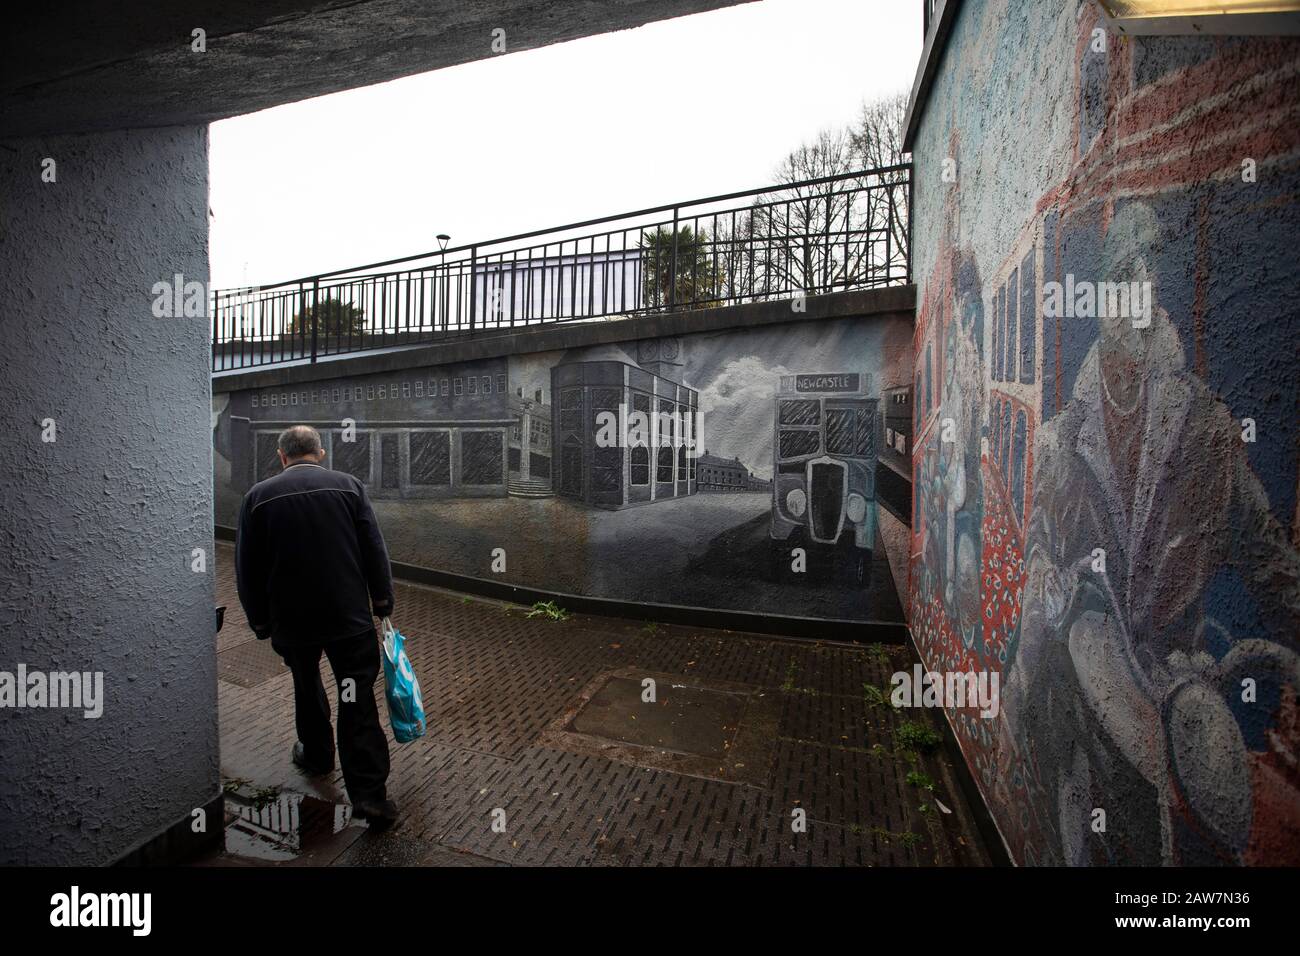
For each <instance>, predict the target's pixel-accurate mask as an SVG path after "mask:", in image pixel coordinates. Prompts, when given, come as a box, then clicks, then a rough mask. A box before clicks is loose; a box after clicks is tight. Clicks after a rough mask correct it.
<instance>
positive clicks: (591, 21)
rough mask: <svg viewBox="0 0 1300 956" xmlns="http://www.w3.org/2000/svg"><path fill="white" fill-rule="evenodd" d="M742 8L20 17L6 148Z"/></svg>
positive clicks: (544, 6)
mask: <svg viewBox="0 0 1300 956" xmlns="http://www.w3.org/2000/svg"><path fill="white" fill-rule="evenodd" d="M745 2H750V0H552V2H544V0H332V2H327V0H317V2H308V0H169V2H165V3H160V2H157V0H123V2H116V3H113V2H104V0H69V2H58V0H55V2H47V3H33V4H24V5H23V7H22V8H21V9H19V10H16V11H13V12H11V13H10V14H9V15H8V16H7V18H6V19H7V21H8V22H6V24H5V27H4V29H3V30H0V34H2V35H3V39H2V40H0V139H10V138H13V137H17V136H27V135H38V134H49V133H67V132H81V131H88V130H106V129H120V128H127V127H136V126H173V125H183V124H193V123H208V122H211V121H213V120H218V119H224V118H225V117H228V116H236V115H238V114H240V113H251V112H253V111H255V110H261V109H266V108H268V107H271V106H279V105H281V104H283V103H291V102H294V101H296V100H303V99H307V98H309V97H313V96H322V95H324V94H326V93H335V92H338V91H339V90H345V89H352V88H355V87H360V86H369V85H370V84H373V83H382V82H384V81H387V80H393V79H397V78H398V77H402V76H409V75H412V74H415V73H424V72H427V71H429V70H436V69H439V68H441V67H445V66H453V65H455V64H457V63H466V62H468V61H470V60H478V59H483V58H486V57H488V56H493V55H497V54H494V53H493V52H492V49H491V44H492V39H493V31H494V30H497V29H501V30H504V31H505V40H506V45H507V50H508V52H516V51H519V50H527V49H532V48H535V47H541V46H546V45H548V44H551V43H560V42H563V41H565V40H574V39H577V38H579V37H584V36H591V35H593V34H598V33H608V32H610V31H613V30H624V29H628V28H631V27H637V26H641V25H642V24H645V23H650V22H652V21H655V20H666V19H670V18H673V17H678V16H683V15H685V14H690V13H700V12H703V11H706V10H715V9H718V8H721V7H729V6H734V5H736V4H739V3H745ZM196 28H201V29H202V30H203V31H204V33H205V34H206V44H207V51H206V52H203V53H197V52H194V51H193V50H192V49H191V42H192V31H193V30H195V29H196ZM664 62H665V64H666V65H667V64H671V63H672V51H670V50H666V51H664ZM591 79H592V82H595V83H602V82H609V81H611V80H614V79H618V78H614V77H592V78H591ZM579 92H580V91H575V93H579Z"/></svg>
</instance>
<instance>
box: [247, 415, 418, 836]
mask: <svg viewBox="0 0 1300 956" xmlns="http://www.w3.org/2000/svg"><path fill="white" fill-rule="evenodd" d="M279 453H280V464H281V465H282V466H283V469H284V470H283V471H281V473H280V474H278V475H276V476H274V477H272V478H268V479H266V480H265V481H260V482H258V483H257V484H256V485H254V486H253V487H252V488H250V489H249V491H248V494H246V495H245V496H244V504H243V507H242V508H241V510H240V514H239V529H238V533H237V535H236V541H235V575H236V580H237V584H238V587H239V600H240V603H241V604H243V606H244V613H245V614H247V615H248V623H249V626H250V627H251V628H252V629H253V633H254V634H256V635H257V637H258V638H259V639H262V640H264V639H266V638H270V640H271V646H272V647H273V648H275V650H276V652H277V653H278V654H280V656H281V657H283V658H284V660H285V663H286V664H288V665H289V669H290V670H291V671H292V672H293V694H294V707H295V711H296V714H297V728H298V743H297V744H295V745H294V748H293V755H292V759H293V762H294V763H295V764H297V765H298V766H299V767H301V768H302V769H303V770H304V771H306V772H307V773H309V774H312V775H317V774H327V773H332V772H333V770H334V734H333V731H332V728H331V727H330V706H329V700H328V699H327V698H326V696H325V687H324V686H323V685H322V683H321V678H320V657H321V653H322V652H324V654H325V656H326V657H328V658H329V662H330V667H331V668H332V669H333V671H334V680H335V682H336V683H337V685H338V689H339V719H338V754H339V759H340V761H341V762H342V765H343V783H344V785H345V786H346V787H347V791H348V798H349V799H350V800H351V801H352V810H353V813H354V814H355V815H356V816H357V817H358V818H361V819H365V820H368V821H369V822H370V826H371V827H372V828H375V829H385V828H387V827H389V826H391V825H392V824H393V823H394V822H395V821H396V820H397V816H398V811H397V807H396V805H395V804H394V803H393V802H392V801H391V800H389V799H388V797H387V791H386V782H387V780H388V740H387V738H385V736H384V729H383V727H382V726H381V725H380V722H379V709H378V707H376V705H375V696H374V683H375V679H376V678H377V677H378V676H379V665H380V661H379V642H378V639H377V637H376V636H375V624H374V621H373V620H372V618H371V611H372V609H373V611H374V615H375V616H377V617H384V616H387V615H390V614H392V612H393V577H392V570H391V568H390V567H389V563H388V549H387V548H386V547H385V546H384V539H383V536H382V535H381V534H380V532H379V524H378V522H377V521H376V519H375V512H374V509H373V508H371V506H370V500H369V499H368V498H367V497H366V491H365V486H364V485H362V484H361V482H360V481H358V480H357V479H356V478H353V477H352V476H351V475H348V474H344V473H343V472H338V471H330V470H328V469H326V468H323V467H322V466H321V464H320V463H321V462H322V461H323V460H324V458H325V449H324V448H322V447H321V440H320V434H319V433H318V432H317V431H316V429H314V428H310V427H308V426H306V425H295V426H293V427H292V428H287V429H285V430H284V432H282V433H281V435H280V441H279Z"/></svg>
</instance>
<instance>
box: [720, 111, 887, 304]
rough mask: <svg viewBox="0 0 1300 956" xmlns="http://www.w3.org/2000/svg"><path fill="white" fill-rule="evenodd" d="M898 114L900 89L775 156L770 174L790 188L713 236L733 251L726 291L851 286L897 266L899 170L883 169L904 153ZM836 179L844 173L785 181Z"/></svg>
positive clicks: (743, 293) (879, 278)
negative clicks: (847, 121) (780, 156)
mask: <svg viewBox="0 0 1300 956" xmlns="http://www.w3.org/2000/svg"><path fill="white" fill-rule="evenodd" d="M906 112H907V97H906V95H905V94H903V93H898V94H895V95H892V96H888V97H885V98H883V99H881V100H877V101H872V102H864V103H863V104H862V108H861V112H860V113H859V116H858V119H857V121H856V122H855V123H854V124H852V125H850V126H848V127H845V128H844V129H841V130H824V131H822V132H821V133H819V134H818V135H817V137H816V138H815V139H813V140H812V141H811V142H808V143H804V144H803V145H801V146H799V147H798V148H797V149H795V150H793V151H792V152H791V153H790V154H789V155H787V156H786V157H785V159H783V160H782V161H781V163H780V164H779V165H778V166H777V169H776V171H775V175H776V178H777V180H778V181H779V182H783V183H790V184H792V185H791V186H790V187H789V188H788V189H786V190H782V191H781V192H779V193H776V194H770V195H768V196H766V197H764V201H763V202H761V203H756V204H755V205H753V206H752V207H750V209H749V210H748V212H747V214H745V215H744V216H742V217H741V219H740V220H739V221H738V222H733V223H730V224H726V225H727V228H722V229H720V230H719V231H718V232H717V233H715V235H716V237H717V239H718V240H719V242H722V243H723V244H724V245H726V246H727V247H729V249H730V250H731V251H730V252H729V253H728V258H727V262H726V268H725V269H724V273H725V276H726V284H727V286H728V290H729V292H730V294H731V296H732V297H734V298H742V297H755V298H758V297H764V296H766V295H772V294H788V293H789V292H791V291H793V290H802V291H804V292H809V293H812V292H830V291H833V290H834V289H836V288H841V289H848V288H855V287H860V286H864V285H869V284H872V283H875V282H883V281H885V280H887V279H889V278H893V277H895V276H896V275H897V274H898V273H899V272H900V271H901V269H902V268H904V267H905V263H906V261H907V187H906V181H907V170H893V171H888V172H882V171H881V170H885V169H888V168H889V167H892V166H897V165H899V164H900V163H902V162H903V161H904V160H905V158H906V157H905V154H904V153H903V150H902V141H903V119H904V116H905V115H906ZM854 173H856V174H858V175H848V174H854ZM835 176H847V178H843V179H839V180H836V181H834V182H828V183H814V184H812V185H793V184H796V183H806V181H807V180H817V179H824V178H827V177H835ZM886 267H892V268H890V269H887V268H886Z"/></svg>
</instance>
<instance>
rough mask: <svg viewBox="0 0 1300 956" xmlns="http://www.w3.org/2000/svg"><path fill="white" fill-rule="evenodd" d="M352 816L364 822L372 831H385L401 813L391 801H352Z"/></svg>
mask: <svg viewBox="0 0 1300 956" xmlns="http://www.w3.org/2000/svg"><path fill="white" fill-rule="evenodd" d="M352 815H353V816H354V817H356V818H357V819H358V820H366V821H369V823H370V829H372V830H387V829H388V828H389V827H391V826H392V825H393V824H394V823H396V822H397V821H398V819H399V818H400V817H401V815H402V814H401V811H399V810H398V809H397V804H395V803H393V801H392V800H354V801H352Z"/></svg>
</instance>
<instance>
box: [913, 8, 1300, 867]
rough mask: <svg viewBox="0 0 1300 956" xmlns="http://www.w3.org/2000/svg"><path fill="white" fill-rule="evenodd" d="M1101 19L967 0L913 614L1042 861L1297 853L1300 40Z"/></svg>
mask: <svg viewBox="0 0 1300 956" xmlns="http://www.w3.org/2000/svg"><path fill="white" fill-rule="evenodd" d="M1100 27H1101V25H1100V24H1099V23H1098V19H1097V7H1096V5H1095V4H1094V3H1092V2H1083V0H1070V2H1067V3H1063V4H1054V3H1032V2H1026V0H967V2H965V3H963V4H962V6H961V8H960V12H959V13H958V15H957V20H956V21H955V24H954V28H953V32H952V34H951V37H950V39H949V42H948V44H947V46H946V48H945V50H944V52H943V54H942V56H943V59H942V62H941V63H940V65H939V71H938V75H937V77H936V80H935V83H934V86H933V88H932V90H931V93H930V96H929V99H928V101H927V104H926V109H925V112H924V114H923V119H922V121H921V124H920V127H919V129H918V133H917V136H916V140H915V144H914V153H913V156H914V160H915V175H914V179H913V182H914V183H915V184H916V185H915V190H916V192H915V222H914V230H915V242H914V249H915V260H914V261H915V270H916V275H917V284H918V288H919V292H918V301H919V303H920V305H919V308H918V320H917V328H916V334H915V367H916V372H915V375H916V378H915V389H916V392H917V400H916V402H915V409H916V423H915V428H916V434H917V451H916V455H915V456H914V460H913V467H914V486H915V487H916V489H917V494H916V496H915V513H914V516H913V522H912V529H911V531H912V533H911V550H912V555H911V561H912V575H911V588H912V593H911V624H912V628H913V633H914V636H915V640H916V643H917V645H918V648H919V650H920V652H921V654H922V657H923V659H924V660H925V662H926V664H927V665H928V666H929V667H930V668H933V669H936V670H938V671H940V672H943V673H951V672H954V671H968V672H979V673H989V674H991V675H992V676H996V677H997V678H998V679H999V681H1000V707H999V708H997V713H996V715H992V714H990V715H988V716H983V715H981V712H980V709H979V708H971V707H965V706H962V703H963V701H960V700H959V699H956V698H953V699H950V700H948V701H947V702H946V703H947V705H948V708H949V716H950V718H951V720H952V723H953V726H954V729H955V731H956V733H957V736H958V739H959V741H960V744H961V746H962V748H963V750H964V752H965V755H966V759H967V761H968V763H969V765H970V766H971V768H972V770H973V772H974V775H975V777H976V780H977V782H978V785H979V786H980V787H981V789H982V791H983V793H984V796H985V798H986V799H987V801H988V804H989V806H990V808H991V809H992V812H993V814H994V817H995V819H996V821H997V823H998V825H999V827H1000V829H1001V831H1002V834H1003V836H1004V837H1005V839H1006V841H1007V843H1008V846H1009V849H1010V851H1011V855H1012V857H1013V858H1014V859H1015V860H1017V861H1018V862H1020V863H1024V864H1034V863H1054V864H1096V865H1109V864H1128V863H1149V864H1262V863H1289V864H1293V865H1294V864H1296V863H1300V773H1298V771H1297V762H1296V754H1297V752H1298V750H1300V708H1298V706H1297V688H1300V657H1298V656H1297V651H1298V647H1297V637H1298V635H1300V553H1298V550H1297V545H1298V544H1300V519H1298V517H1297V495H1296V493H1297V437H1298V435H1300V431H1298V427H1300V423H1298V422H1297V417H1296V396H1297V394H1298V388H1297V386H1298V384H1300V366H1298V365H1297V362H1296V351H1295V348H1296V346H1295V343H1296V341H1297V338H1298V336H1300V309H1298V307H1297V304H1296V298H1295V288H1296V285H1297V279H1300V258H1297V256H1296V248H1295V246H1296V237H1297V236H1298V235H1300V122H1298V121H1300V42H1297V41H1296V40H1295V39H1293V38H1266V37H1251V38H1236V37H1158V38H1154V37H1153V38H1127V37H1122V36H1120V35H1118V34H1114V33H1110V34H1108V33H1106V31H1105V30H1104V29H1100ZM1102 283H1116V284H1118V283H1122V284H1123V286H1122V288H1121V287H1120V286H1119V285H1115V286H1110V287H1107V286H1104V285H1102Z"/></svg>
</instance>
